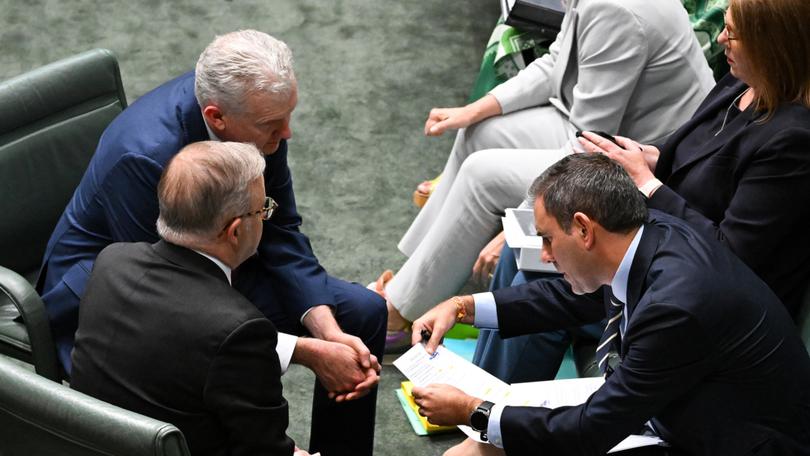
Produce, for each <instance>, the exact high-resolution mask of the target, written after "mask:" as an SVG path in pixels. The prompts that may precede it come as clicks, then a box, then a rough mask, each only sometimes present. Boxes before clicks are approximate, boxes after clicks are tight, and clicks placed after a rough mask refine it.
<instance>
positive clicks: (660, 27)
mask: <svg viewBox="0 0 810 456" xmlns="http://www.w3.org/2000/svg"><path fill="white" fill-rule="evenodd" d="M713 85H714V80H713V78H712V73H711V70H710V69H709V66H708V64H707V63H706V59H705V58H704V56H703V52H702V50H701V48H700V45H699V43H698V41H697V38H696V37H695V34H694V32H693V31H692V27H691V24H690V23H689V18H688V16H687V13H686V10H685V9H684V8H683V6H682V5H681V2H680V1H679V0H654V1H651V0H571V1H570V2H569V4H568V9H567V11H566V15H565V18H564V19H563V23H562V28H561V30H560V33H559V35H558V36H557V39H556V40H555V41H554V43H553V44H552V45H551V47H550V52H549V53H548V54H546V55H545V56H543V57H540V58H538V59H536V60H535V61H534V62H532V63H531V64H529V65H528V66H527V67H526V69H524V70H523V71H521V72H520V73H519V74H518V75H516V76H515V77H513V78H511V79H510V80H508V81H506V82H505V83H503V84H501V85H500V86H498V87H496V88H495V89H493V90H492V91H491V92H490V93H491V94H492V95H494V96H495V98H496V99H497V100H498V102H499V103H500V105H501V108H502V109H503V113H504V114H506V113H509V112H512V111H516V110H519V109H525V108H529V107H533V106H540V105H544V104H548V103H551V104H552V105H554V106H555V107H556V108H557V109H558V110H560V111H561V112H562V113H563V114H564V115H565V116H566V117H568V119H569V121H570V122H571V123H572V124H573V125H574V126H575V127H576V128H577V129H580V130H602V131H606V132H608V133H611V134H619V135H622V136H627V137H630V138H634V139H636V140H639V141H642V142H657V141H660V140H662V139H664V138H666V137H667V136H668V135H669V134H670V133H672V132H673V131H674V130H675V129H676V128H678V127H679V126H680V125H681V124H683V123H684V122H686V121H687V120H688V119H689V117H690V116H691V115H692V114H693V113H694V112H695V110H696V109H697V107H698V105H699V104H700V102H701V100H703V98H704V97H705V96H706V94H707V93H708V92H709V90H710V89H711V88H712V86H713Z"/></svg>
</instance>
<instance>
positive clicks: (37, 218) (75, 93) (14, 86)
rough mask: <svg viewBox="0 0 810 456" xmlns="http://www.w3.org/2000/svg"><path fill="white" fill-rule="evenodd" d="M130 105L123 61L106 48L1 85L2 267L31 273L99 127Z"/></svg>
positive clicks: (0, 184)
mask: <svg viewBox="0 0 810 456" xmlns="http://www.w3.org/2000/svg"><path fill="white" fill-rule="evenodd" d="M125 107H126V97H125V96H124V90H123V87H122V85H121V76H120V72H119V70H118V62H117V60H116V59H115V56H114V55H113V54H112V53H111V52H110V51H108V50H104V49H95V50H92V51H88V52H85V53H82V54H78V55H75V56H73V57H69V58H66V59H64V60H60V61H58V62H54V63H52V64H49V65H46V66H43V67H41V68H38V69H36V70H33V71H30V72H28V73H26V74H23V75H21V76H18V77H15V78H13V79H10V80H7V81H5V82H1V83H0V265H2V266H5V267H7V268H9V269H12V270H14V271H17V272H18V273H20V274H22V275H23V276H25V277H26V278H28V279H29V280H30V279H32V278H33V276H34V275H35V274H36V272H37V270H38V269H39V266H40V263H41V261H42V255H43V253H44V251H45V246H46V245H47V242H48V239H49V237H50V235H51V232H52V231H53V228H54V226H55V225H56V222H57V221H58V220H59V217H60V215H61V214H62V211H63V210H64V208H65V205H66V203H67V202H68V200H69V199H70V197H71V196H72V195H73V191H74V190H75V188H76V186H77V185H78V183H79V181H80V180H81V177H82V175H83V174H84V171H85V168H86V167H87V163H88V162H89V161H90V157H92V155H93V152H94V151H95V149H96V145H97V144H98V140H99V137H100V136H101V133H102V132H103V131H104V129H105V128H106V127H107V125H108V124H109V123H110V121H111V120H112V119H113V118H114V117H115V116H116V115H118V113H120V112H121V111H122V110H123V109H124V108H125Z"/></svg>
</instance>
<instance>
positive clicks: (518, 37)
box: [470, 0, 729, 101]
mask: <svg viewBox="0 0 810 456" xmlns="http://www.w3.org/2000/svg"><path fill="white" fill-rule="evenodd" d="M651 1H654V0H651ZM682 2H683V6H684V8H686V11H687V12H688V13H689V20H690V21H691V22H692V28H693V29H694V31H695V35H696V36H697V39H698V42H699V43H700V45H701V47H702V48H703V54H704V55H705V56H706V61H708V62H709V66H710V67H711V68H712V70H713V71H714V77H715V79H719V78H720V77H721V76H723V75H724V74H725V73H726V72H728V65H727V63H726V59H725V56H724V55H723V48H722V46H720V45H719V44H717V36H718V35H720V32H722V31H723V27H725V21H724V15H725V12H726V9H727V8H728V2H729V0H682ZM554 38H555V37H554V36H551V35H550V34H548V33H536V32H527V31H521V30H518V29H516V28H514V27H511V26H508V25H506V24H504V23H503V19H500V20H498V23H497V25H496V26H495V30H493V31H492V35H491V36H490V38H489V42H488V43H487V48H486V50H485V51H484V57H483V60H482V62H481V69H480V71H479V73H478V78H477V79H476V81H475V85H474V86H473V90H472V93H471V94H470V101H474V100H477V99H478V98H481V97H482V96H484V95H486V93H487V92H489V91H490V90H492V88H494V87H495V86H497V85H498V84H500V83H502V82H504V81H506V80H507V79H509V78H511V77H512V76H514V75H515V74H517V72H518V71H520V70H521V69H523V68H525V67H526V65H527V64H528V63H531V62H532V60H534V59H535V58H537V57H540V56H542V55H544V54H546V53H547V52H548V47H549V46H550V45H551V43H552V42H553V41H554Z"/></svg>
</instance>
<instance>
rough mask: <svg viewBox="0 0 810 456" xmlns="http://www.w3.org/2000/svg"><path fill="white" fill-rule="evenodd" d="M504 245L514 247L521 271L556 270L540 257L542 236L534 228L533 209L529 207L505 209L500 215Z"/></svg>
mask: <svg viewBox="0 0 810 456" xmlns="http://www.w3.org/2000/svg"><path fill="white" fill-rule="evenodd" d="M501 221H502V222H503V232H504V234H505V235H506V245H508V246H509V247H511V248H513V249H515V259H516V260H517V267H518V269H520V270H521V271H535V272H557V270H556V269H555V268H554V265H553V264H550V263H544V262H543V261H542V260H541V259H540V253H541V252H542V251H543V238H541V237H540V236H538V235H537V230H536V229H535V228H534V211H533V210H531V209H507V210H506V216H505V217H501Z"/></svg>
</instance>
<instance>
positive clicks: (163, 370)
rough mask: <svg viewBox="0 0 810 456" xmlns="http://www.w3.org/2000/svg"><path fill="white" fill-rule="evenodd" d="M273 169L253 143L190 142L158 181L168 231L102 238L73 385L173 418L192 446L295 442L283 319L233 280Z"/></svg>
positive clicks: (264, 212)
mask: <svg viewBox="0 0 810 456" xmlns="http://www.w3.org/2000/svg"><path fill="white" fill-rule="evenodd" d="M264 168H265V163H264V160H263V159H262V157H261V155H260V154H259V152H258V150H256V147H255V146H253V145H251V144H245V143H235V142H215V141H205V142H197V143H193V144H190V145H188V146H186V147H184V148H183V150H182V151H180V153H178V154H177V155H175V156H174V158H172V160H171V161H170V162H169V165H168V166H167V167H166V171H165V172H164V173H163V177H162V178H161V180H160V184H159V185H158V199H159V201H160V204H159V205H160V216H159V218H158V222H157V226H158V233H159V234H160V237H161V240H160V241H158V242H156V243H154V244H149V243H147V242H137V243H129V242H121V243H115V244H112V245H110V246H108V247H107V248H105V249H104V250H103V251H102V252H101V253H100V254H99V256H98V258H97V259H96V263H95V267H94V268H93V274H92V275H91V277H90V281H89V282H88V284H87V289H86V290H85V294H84V297H83V298H82V301H81V306H82V312H81V317H80V323H79V329H78V331H76V346H75V348H74V349H73V358H72V359H73V375H72V376H71V387H72V388H74V389H76V390H79V391H81V392H84V393H86V394H89V395H91V396H94V397H97V398H100V399H103V400H105V401H107V402H110V403H112V404H115V405H118V406H120V407H124V408H126V409H128V410H133V411H136V412H139V413H142V414H144V415H147V416H151V417H153V418H156V419H159V420H162V421H167V422H170V423H172V424H174V425H176V426H177V427H178V428H179V429H180V430H181V431H182V432H183V435H184V436H185V438H186V442H187V443H188V446H189V449H190V450H191V453H192V454H206V455H220V454H221V455H225V454H278V455H292V454H293V451H294V444H293V441H292V439H290V438H289V437H288V436H287V435H286V434H285V430H286V428H287V423H288V422H289V418H288V408H287V401H286V400H285V399H284V397H283V396H282V386H281V368H280V366H279V362H278V356H277V355H276V353H275V350H274V347H275V345H276V341H277V332H276V328H275V327H274V326H273V323H271V322H270V321H269V320H268V319H267V318H265V317H264V315H262V313H261V312H259V310H258V309H256V306H254V305H253V304H251V303H250V301H248V300H247V299H245V297H244V296H242V295H241V294H239V292H237V291H236V290H234V289H233V287H231V284H230V281H231V272H232V270H233V269H235V268H236V267H238V266H239V265H240V264H241V263H242V262H244V261H245V260H246V259H248V258H249V257H250V256H251V255H252V254H253V253H254V252H255V251H256V247H257V246H258V244H259V240H260V239H261V234H262V224H263V222H264V221H267V220H269V219H270V217H271V216H272V212H273V205H272V200H271V199H269V198H267V197H265V195H264V178H263V177H262V174H263V172H264ZM295 454H296V456H299V455H303V454H306V453H305V452H303V451H299V452H297V453H295Z"/></svg>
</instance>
